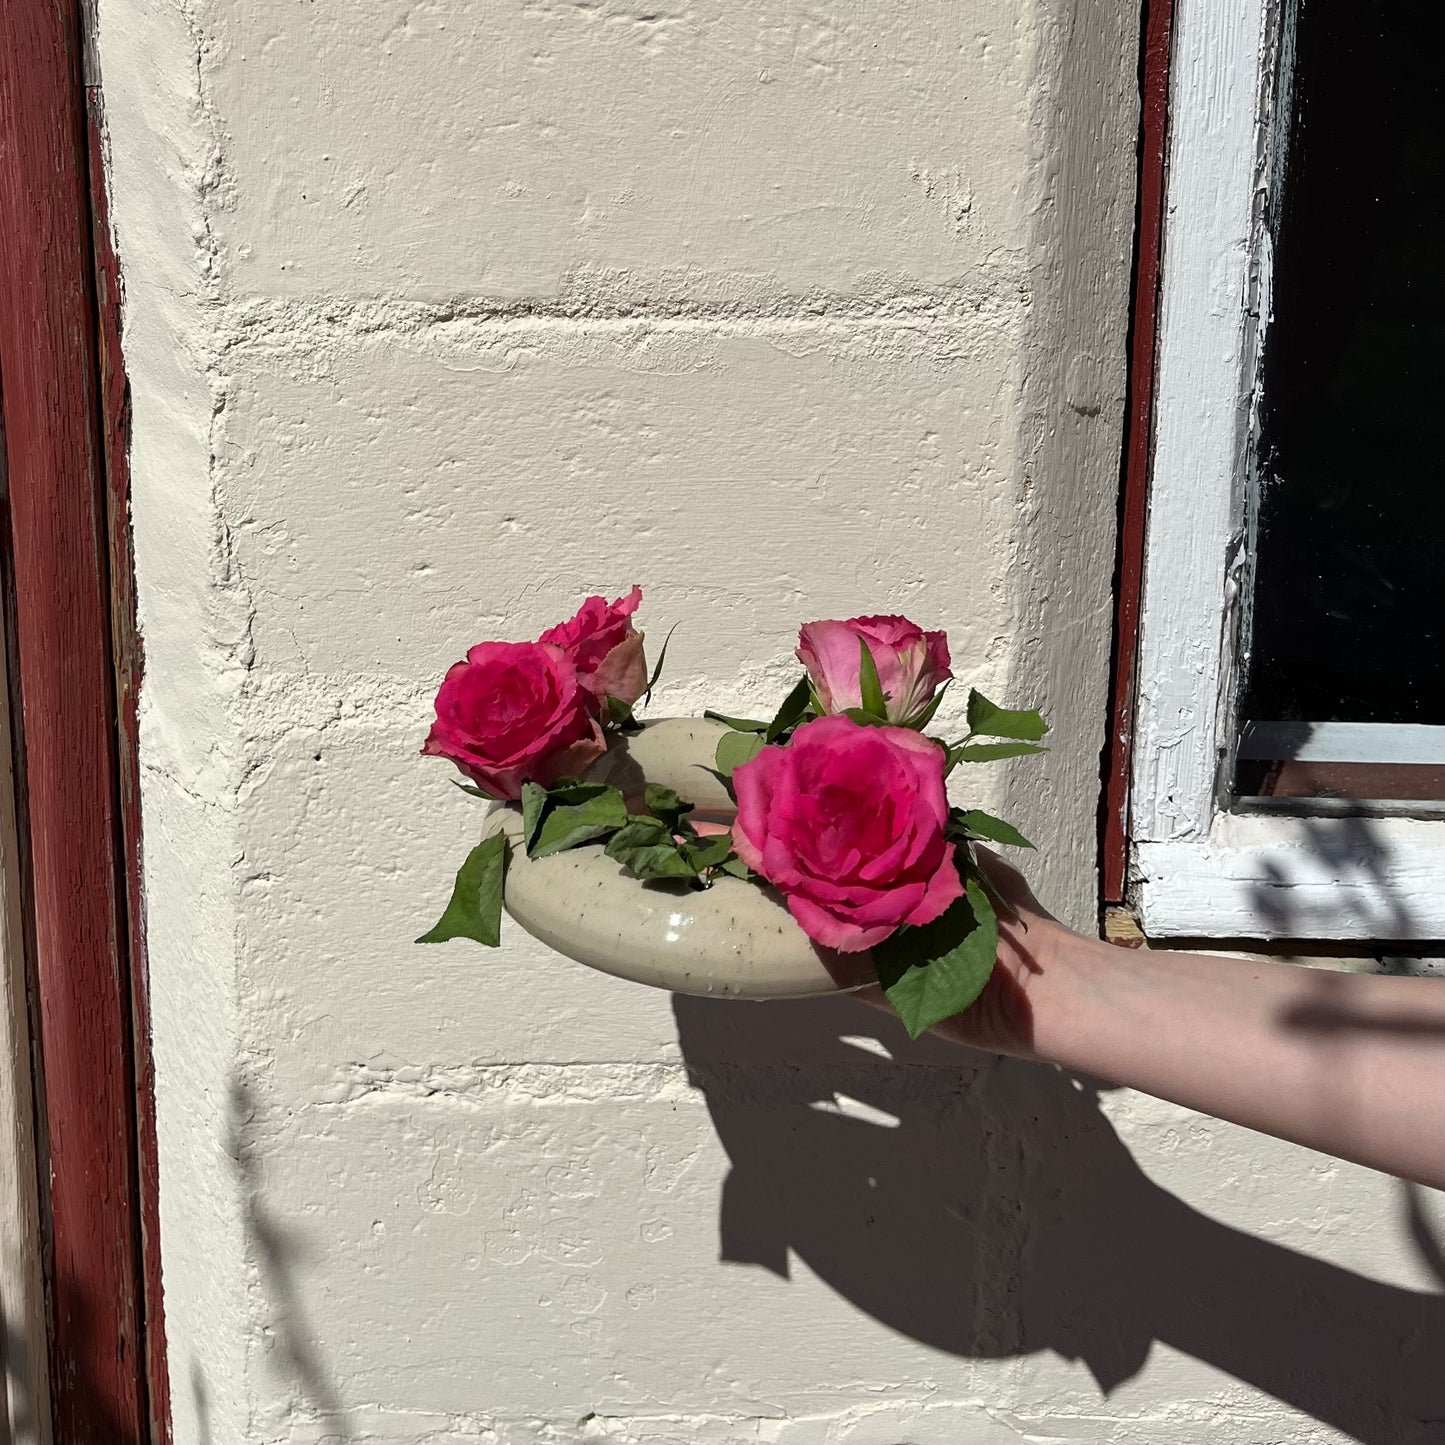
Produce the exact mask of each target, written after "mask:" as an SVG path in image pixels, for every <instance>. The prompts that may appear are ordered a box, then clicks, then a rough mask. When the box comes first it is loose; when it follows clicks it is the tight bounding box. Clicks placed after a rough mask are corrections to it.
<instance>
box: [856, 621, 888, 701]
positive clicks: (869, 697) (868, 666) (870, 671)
mask: <svg viewBox="0 0 1445 1445" xmlns="http://www.w3.org/2000/svg"><path fill="white" fill-rule="evenodd" d="M858 649H859V657H858V692H859V696H860V698H861V701H862V703H863V711H864V712H866V713H868V714H869V715H870V716H872V717H875V718H884V719H886V718H887V716H888V699H887V697H886V696H884V693H883V684H882V683H881V682H880V681H879V680H878V664H877V663H876V662H874V661H873V654H872V653H871V652H870V651H869V650H868V641H867V639H866V638H863V637H860V638H859V639H858Z"/></svg>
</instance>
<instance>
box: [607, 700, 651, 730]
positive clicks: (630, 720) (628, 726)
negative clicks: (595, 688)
mask: <svg viewBox="0 0 1445 1445" xmlns="http://www.w3.org/2000/svg"><path fill="white" fill-rule="evenodd" d="M607 720H608V721H609V722H611V723H615V724H616V726H617V727H618V728H620V729H621V730H622V731H623V732H625V733H635V732H641V731H642V724H641V723H640V722H638V721H637V718H636V716H635V715H634V714H633V711H632V708H631V706H630V705H629V704H627V703H625V702H623V701H622V699H621V698H620V697H613V696H612V694H611V693H608V694H607Z"/></svg>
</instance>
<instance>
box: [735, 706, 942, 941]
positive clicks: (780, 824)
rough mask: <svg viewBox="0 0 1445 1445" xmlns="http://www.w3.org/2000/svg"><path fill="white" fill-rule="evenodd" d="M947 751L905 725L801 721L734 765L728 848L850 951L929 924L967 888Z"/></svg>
mask: <svg viewBox="0 0 1445 1445" xmlns="http://www.w3.org/2000/svg"><path fill="white" fill-rule="evenodd" d="M943 762H944V758H943V749H942V748H940V747H939V746H938V744H937V743H934V742H930V741H929V740H928V739H927V738H925V737H923V736H922V735H921V734H919V733H916V732H911V731H909V730H908V729H907V728H896V727H868V726H865V725H863V724H861V723H856V722H854V721H853V720H852V719H851V718H845V717H827V718H818V719H817V720H816V721H814V722H810V723H805V724H804V725H803V726H802V727H800V728H799V729H798V730H797V732H795V733H794V734H793V737H792V740H791V741H790V742H789V743H787V744H786V745H784V746H778V747H768V748H764V749H763V750H762V752H760V753H759V754H758V755H757V757H755V758H754V759H753V760H752V761H751V762H748V763H744V764H743V765H742V766H741V767H739V768H737V769H736V770H735V771H734V773H733V787H734V788H735V790H736V792H737V799H738V815H737V821H736V822H735V823H734V824H733V847H734V849H735V850H736V851H737V855H738V857H739V858H741V859H742V860H743V862H744V863H746V864H747V865H748V867H749V868H751V869H752V870H753V871H754V872H755V873H760V874H761V875H762V876H763V877H764V878H766V879H767V880H768V882H769V883H771V884H772V885H773V886H774V887H775V888H776V889H778V891H779V892H780V893H782V894H783V896H784V897H785V898H786V899H787V903H788V908H789V911H790V912H791V913H792V915H793V917H794V918H796V919H797V920H798V923H799V924H800V925H801V926H802V929H803V932H804V933H806V934H807V935H808V936H809V937H810V938H812V939H814V940H815V941H816V942H818V943H821V944H823V945H824V947H826V948H832V949H837V950H838V951H839V952H841V953H856V952H858V951H859V950H861V949H865V948H871V947H873V945H874V944H877V943H881V942H882V941H883V940H884V939H885V938H887V937H888V936H889V934H891V933H892V932H893V931H894V930H895V929H896V928H897V927H898V926H899V925H900V924H903V923H915V924H916V923H929V922H931V921H932V920H933V919H935V918H937V917H938V916H939V914H941V913H942V912H943V911H944V910H945V909H946V908H947V907H948V906H949V904H951V903H952V902H954V900H955V899H957V898H959V897H961V896H962V894H963V884H962V882H961V881H960V880H959V876H958V868H957V865H956V864H955V862H954V856H953V844H952V843H949V842H946V841H945V839H944V836H943V829H944V824H945V823H946V822H947V821H948V799H947V796H946V795H945V793H944V786H943Z"/></svg>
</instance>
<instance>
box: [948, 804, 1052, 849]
mask: <svg viewBox="0 0 1445 1445" xmlns="http://www.w3.org/2000/svg"><path fill="white" fill-rule="evenodd" d="M949 824H950V830H951V829H952V828H961V829H962V830H963V831H964V832H966V833H967V834H968V835H969V836H970V837H973V838H987V839H988V840H989V841H990V842H992V843H1004V844H1007V846H1008V847H1010V848H1032V847H1033V846H1034V845H1033V844H1032V843H1030V842H1029V840H1028V839H1027V838H1025V837H1024V835H1023V834H1022V833H1020V832H1019V830H1018V829H1017V828H1015V827H1014V825H1013V824H1012V823H1005V822H1004V820H1003V819H1002V818H995V817H993V816H992V815H991V814H989V813H984V812H981V811H980V810H979V809H978V808H974V809H972V810H971V811H969V812H967V813H965V812H964V811H963V810H962V809H960V808H954V809H953V810H952V811H951V812H950V814H949Z"/></svg>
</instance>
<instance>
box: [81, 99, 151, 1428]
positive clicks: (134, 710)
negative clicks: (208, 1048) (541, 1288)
mask: <svg viewBox="0 0 1445 1445" xmlns="http://www.w3.org/2000/svg"><path fill="white" fill-rule="evenodd" d="M86 120H87V127H88V135H89V142H90V145H89V160H90V169H89V179H90V208H91V240H92V245H93V248H94V255H95V291H96V295H95V300H96V320H97V323H98V326H97V340H98V343H99V363H100V396H101V426H102V434H101V445H102V448H103V450H104V455H105V481H106V523H107V533H108V537H107V540H108V543H109V553H110V607H111V648H112V655H113V663H114V668H115V707H116V725H117V728H118V743H119V752H118V762H119V781H120V815H121V843H122V846H123V849H124V854H123V860H122V861H123V866H124V870H125V885H126V921H127V945H128V949H129V954H130V984H131V990H130V1003H131V1025H132V1047H133V1054H132V1059H133V1069H134V1078H135V1091H136V1142H137V1146H138V1159H137V1164H138V1167H139V1172H140V1226H141V1265H142V1270H143V1276H144V1304H145V1344H146V1361H145V1364H146V1383H147V1387H148V1392H149V1403H150V1426H151V1438H152V1439H153V1440H154V1441H155V1442H156V1445H170V1440H171V1397H170V1376H169V1373H168V1369H167V1364H166V1334H165V1308H164V1295H163V1291H162V1288H161V1239H160V1175H159V1164H158V1146H157V1143H156V1110H155V1066H154V1062H153V1060H152V1057H151V1047H150V1039H151V1016H150V977H149V973H148V971H147V957H146V934H145V916H146V915H145V891H144V874H143V872H142V859H141V798H140V739H139V728H140V716H139V710H138V704H139V699H140V684H141V675H142V673H143V672H144V671H145V654H144V651H143V649H142V647H141V638H140V629H139V626H138V624H137V621H136V600H135V556H134V552H133V550H132V547H131V520H130V383H129V381H128V380H127V379H126V374H125V361H124V358H123V357H122V355H121V349H120V326H121V281H120V261H119V259H118V258H117V256H116V254H115V247H114V245H113V244H112V239H111V232H110V207H109V200H108V197H107V195H106V187H105V143H104V137H105V125H104V109H103V102H102V98H101V94H100V89H99V87H92V88H91V89H89V90H87V92H86Z"/></svg>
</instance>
